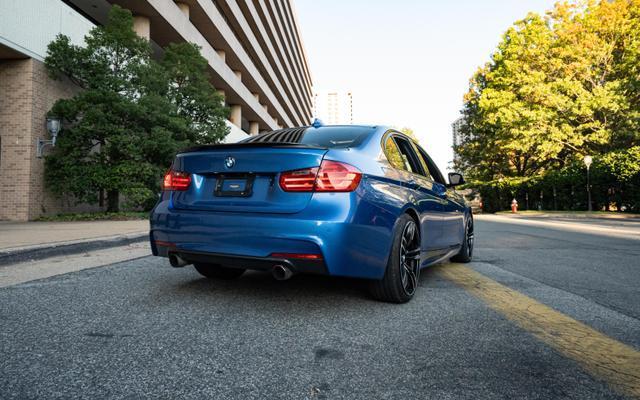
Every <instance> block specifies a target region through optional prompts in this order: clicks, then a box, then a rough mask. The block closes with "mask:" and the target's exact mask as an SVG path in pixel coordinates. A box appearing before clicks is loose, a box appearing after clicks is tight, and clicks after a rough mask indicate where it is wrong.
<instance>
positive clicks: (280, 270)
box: [271, 264, 293, 281]
mask: <svg viewBox="0 0 640 400" xmlns="http://www.w3.org/2000/svg"><path fill="white" fill-rule="evenodd" d="M271 274H272V275H273V278H274V279H275V280H277V281H286V280H287V279H289V278H291V277H292V276H293V272H291V270H290V269H289V268H287V267H285V266H284V265H279V264H278V265H276V266H274V267H273V269H272V270H271Z"/></svg>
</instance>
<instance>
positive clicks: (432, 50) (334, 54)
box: [292, 0, 554, 171]
mask: <svg viewBox="0 0 640 400" xmlns="http://www.w3.org/2000/svg"><path fill="white" fill-rule="evenodd" d="M292 1H293V2H294V6H295V9H296V11H297V15H298V21H299V22H300V30H301V34H302V40H303V42H304V46H305V50H306V53H307V58H308V60H307V61H308V62H309V66H310V70H311V76H312V80H313V86H314V90H315V91H319V92H322V91H330V90H337V91H343V92H348V91H351V92H352V93H353V108H354V110H353V113H354V123H358V124H367V125H390V126H395V127H398V128H402V127H409V128H411V129H413V130H414V132H415V134H416V136H417V137H418V139H419V140H420V143H421V144H422V145H423V146H424V147H425V149H426V150H427V152H428V153H429V154H430V155H431V157H432V158H433V159H434V161H435V162H436V163H437V164H438V166H439V167H440V169H441V170H443V171H444V170H447V169H448V168H449V166H450V161H451V160H452V159H453V151H452V149H451V145H452V136H451V123H452V122H453V121H454V120H455V119H456V118H458V117H459V116H460V110H461V108H462V97H463V95H464V93H465V92H466V91H467V89H468V87H469V78H470V77H471V76H472V75H473V73H474V72H475V71H476V70H477V68H478V67H479V66H481V65H483V64H484V63H485V62H487V61H489V57H490V55H491V53H492V52H493V51H494V50H495V48H496V46H497V45H498V43H499V41H500V38H501V35H502V34H503V33H504V32H505V31H506V30H507V28H509V26H511V25H512V24H513V22H515V21H517V20H519V19H522V18H524V17H525V16H526V15H527V13H528V12H529V11H533V12H537V13H540V14H544V12H545V11H546V10H548V9H550V8H551V7H552V6H553V3H554V1H553V0H439V1H438V0H393V1H389V0H321V1H319V0H292Z"/></svg>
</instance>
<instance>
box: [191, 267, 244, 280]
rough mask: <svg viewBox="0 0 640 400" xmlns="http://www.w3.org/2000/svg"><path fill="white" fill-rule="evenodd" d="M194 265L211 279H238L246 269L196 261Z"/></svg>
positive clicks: (201, 273)
mask: <svg viewBox="0 0 640 400" xmlns="http://www.w3.org/2000/svg"><path fill="white" fill-rule="evenodd" d="M193 266H194V267H195V268H196V271H198V272H199V273H200V275H202V276H205V277H207V278H209V279H224V280H229V279H236V278H239V277H240V276H241V275H242V274H244V271H245V270H244V269H242V268H227V267H223V266H221V265H218V264H204V263H194V264H193Z"/></svg>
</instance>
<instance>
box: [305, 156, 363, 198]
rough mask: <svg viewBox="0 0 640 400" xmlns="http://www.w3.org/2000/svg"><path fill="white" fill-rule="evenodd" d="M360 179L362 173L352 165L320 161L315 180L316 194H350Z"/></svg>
mask: <svg viewBox="0 0 640 400" xmlns="http://www.w3.org/2000/svg"><path fill="white" fill-rule="evenodd" d="M360 179H362V172H360V170H359V169H358V168H356V167H354V166H353V165H349V164H345V163H341V162H337V161H328V160H324V161H322V164H320V171H319V172H318V177H317V178H316V192H351V191H354V190H355V189H356V188H357V187H358V184H360Z"/></svg>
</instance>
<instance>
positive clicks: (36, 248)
mask: <svg viewBox="0 0 640 400" xmlns="http://www.w3.org/2000/svg"><path fill="white" fill-rule="evenodd" d="M148 234H149V221H147V220H135V221H81V222H0V265H2V264H8V263H13V262H19V261H23V260H33V259H41V258H46V257H51V256H56V255H63V254H72V253H78V252H83V251H89V250H95V249H102V248H108V247H114V246H120V245H127V244H131V243H136V242H141V241H144V240H147V237H148Z"/></svg>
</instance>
